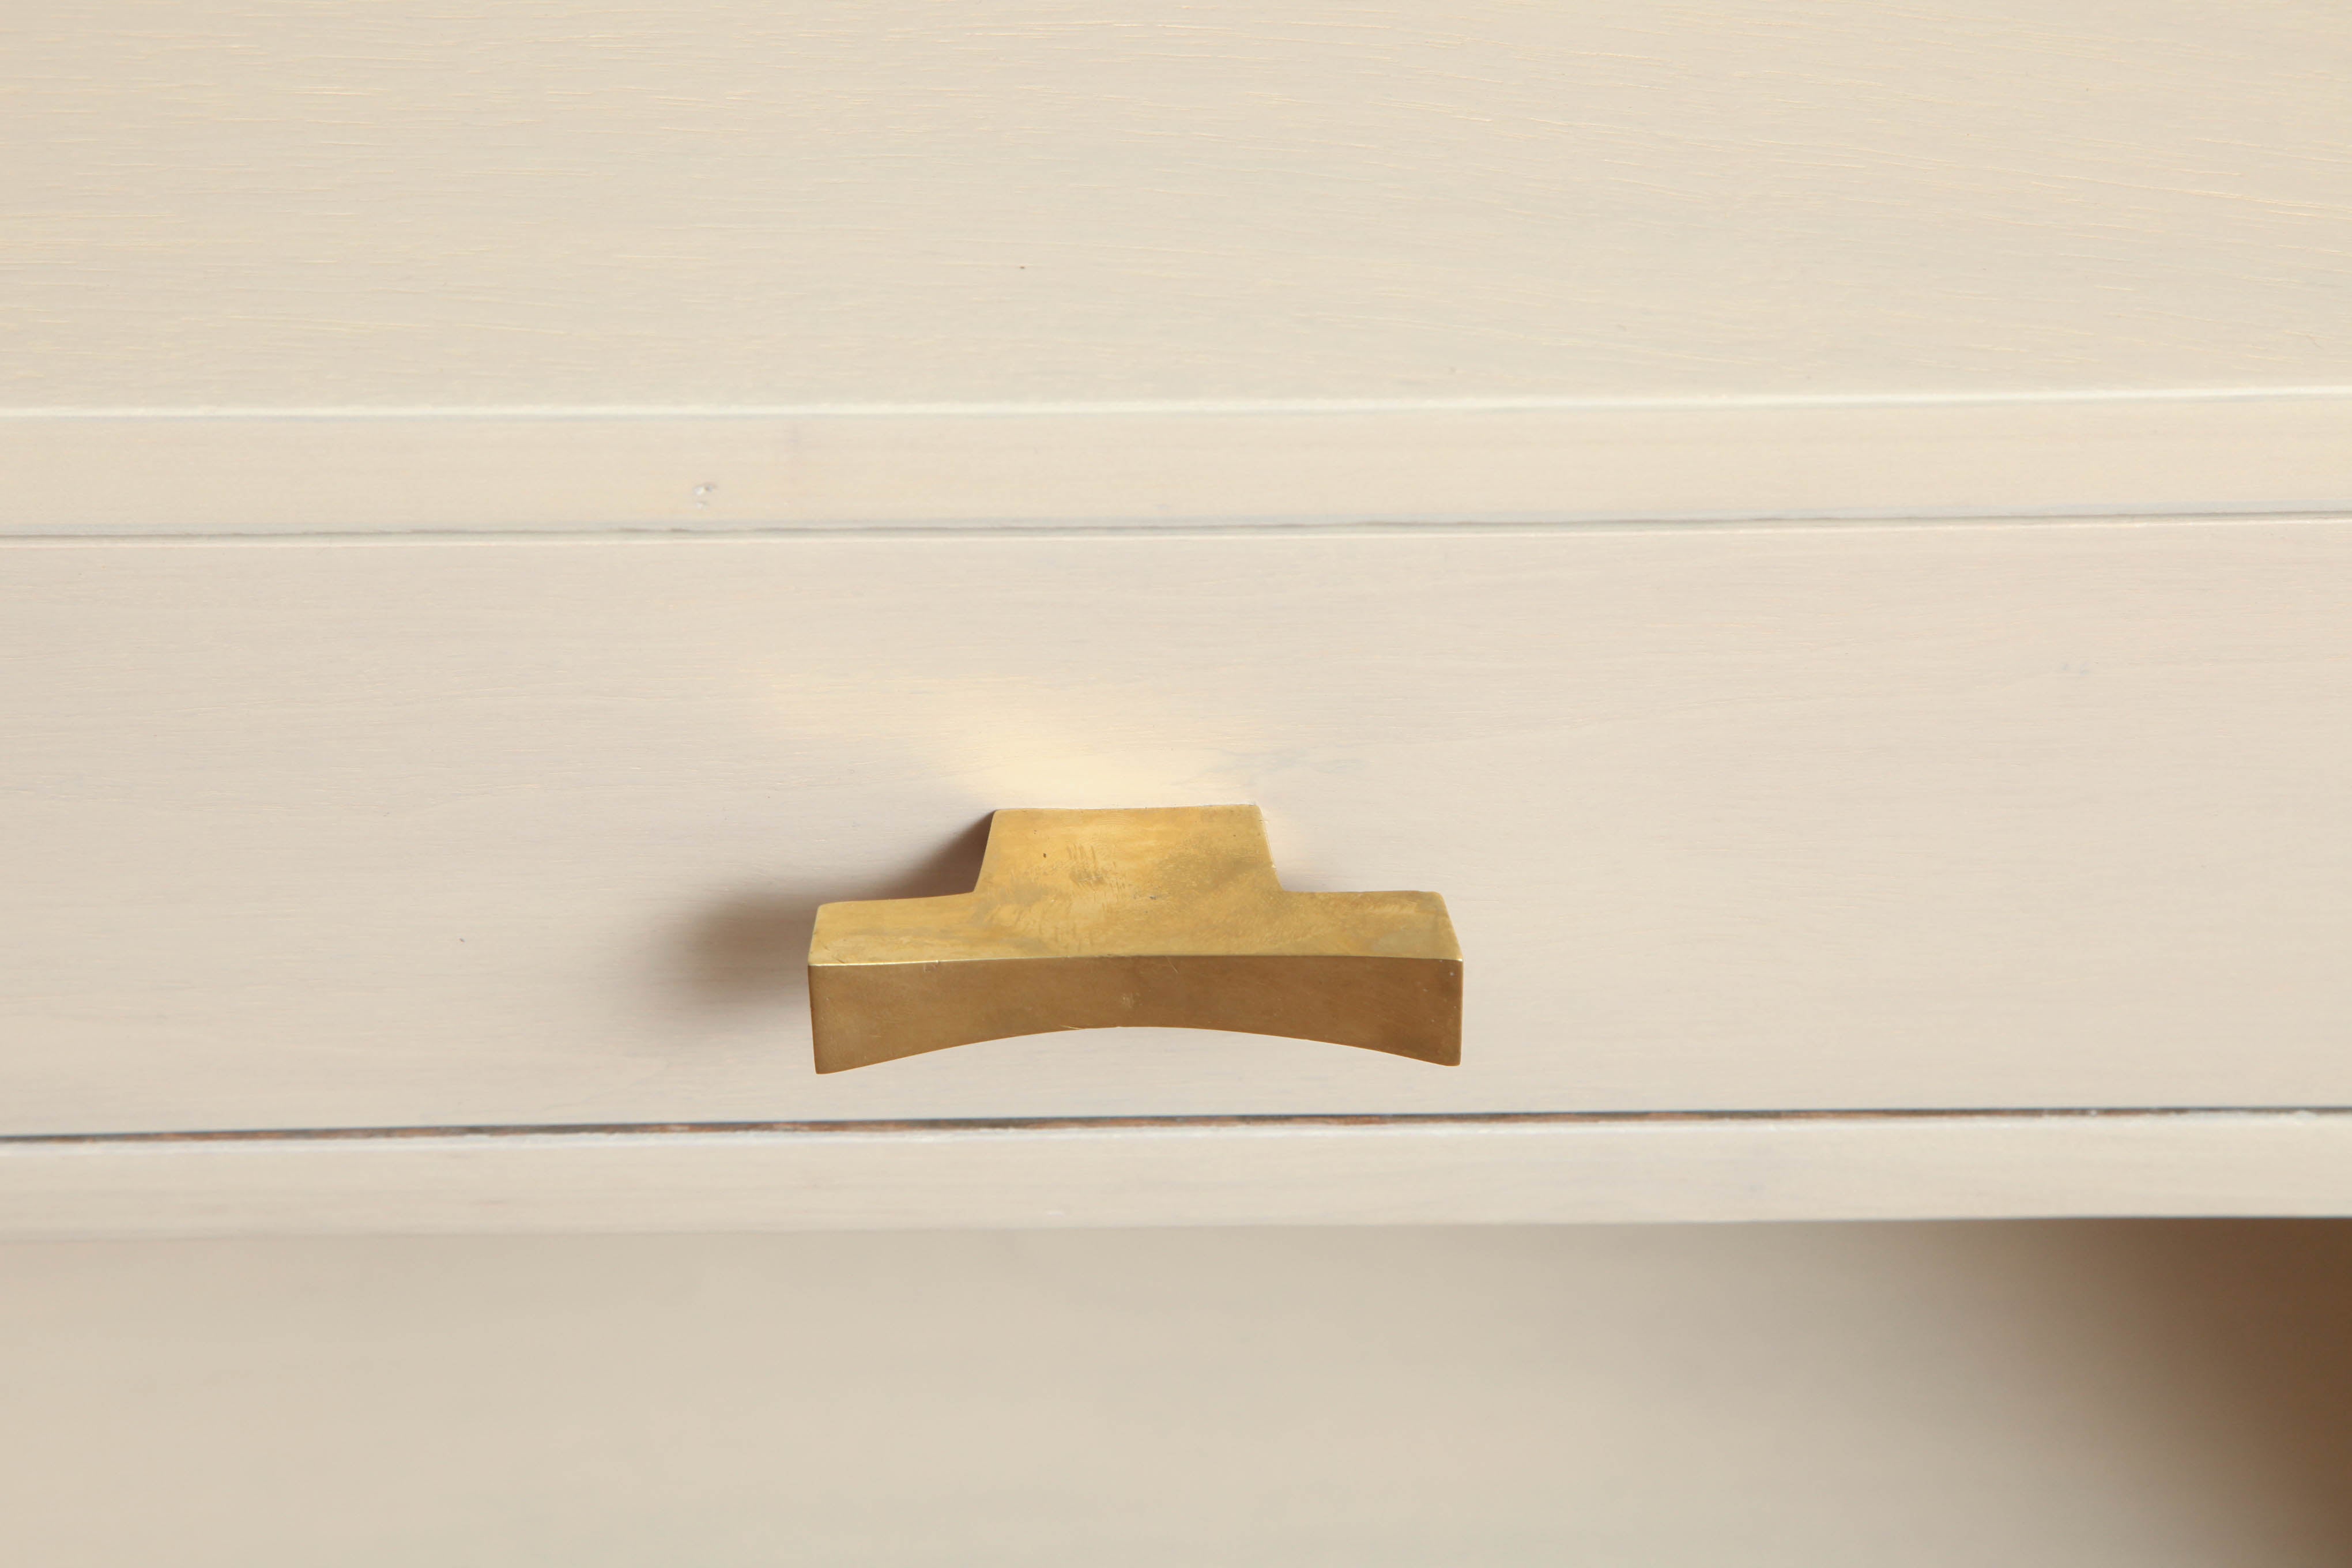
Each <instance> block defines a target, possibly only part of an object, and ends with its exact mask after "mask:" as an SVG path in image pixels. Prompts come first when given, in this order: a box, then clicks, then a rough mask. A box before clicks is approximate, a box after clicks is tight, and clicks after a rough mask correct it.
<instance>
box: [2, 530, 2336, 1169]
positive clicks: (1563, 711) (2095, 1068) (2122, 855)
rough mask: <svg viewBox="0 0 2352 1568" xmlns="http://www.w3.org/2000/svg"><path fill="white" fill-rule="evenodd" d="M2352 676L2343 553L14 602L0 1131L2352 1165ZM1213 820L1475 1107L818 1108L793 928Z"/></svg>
mask: <svg viewBox="0 0 2352 1568" xmlns="http://www.w3.org/2000/svg"><path fill="white" fill-rule="evenodd" d="M2347 626H2352V523H2347V522H2342V521H2307V522H2292V521H2271V522H2257V521H2239V522H2228V523H2222V522H2200V523H2162V522H2154V523H2147V524H2125V523H2031V524H2011V525H1985V524H1979V525H1969V526H1955V527H1937V526H1909V527H1869V526H1847V527H1812V528H1796V527H1790V528H1777V529H1774V528H1731V527H1722V528H1688V527H1685V528H1653V529H1630V530H1583V531H1579V530H1540V529H1538V530H1499V531H1486V530H1472V531H1412V530H1405V531H1391V532H1388V533H1371V534H1352V535H1350V534H1337V535H1333V534H1325V535H1316V534H1300V533H1286V532H1267V533H1258V534H1249V535H1233V534H1222V535H1220V534H1207V535H1197V536H1188V535H1165V534H1162V535H1089V536H1065V537H1051V536H1032V537H1003V536H1000V537H987V538H979V537H967V538H940V537H930V538H908V537H878V538H877V537H867V538H857V537H846V536H826V537H810V538H800V539H783V538H756V539H734V540H727V539H704V540H682V541H671V542H630V541H614V540H605V541H558V540H551V541H540V542H389V541H379V542H369V541H343V542H299V541H298V542H251V543H222V542H213V543H202V542H143V543H142V542H87V543H37V542H20V543H17V544H15V545H12V546H10V547H7V548H5V550H0V642H5V647H0V658H5V668H6V669H7V670H8V672H9V679H7V680H6V681H5V683H0V733H5V735H6V736H7V737H8V748H9V749H8V752H7V755H6V760H5V787H6V789H7V792H8V795H7V807H6V810H5V813H0V839H5V862H6V864H7V866H8V868H9V873H8V878H7V879H6V881H5V885H0V997H5V1005H6V1008H7V1012H8V1023H7V1032H6V1037H5V1047H0V1126H5V1130H6V1131H20V1132H21V1131H68V1130H94V1131H106V1130H137V1129H154V1128H198V1127H240V1126H318V1125H348V1124H378V1125H381V1124H387V1123H390V1124H412V1123H414V1124H438V1123H451V1122H535V1123H545V1122H581V1121H597V1122H602V1121H641V1120H663V1121H667V1120H683V1119H700V1118H712V1117H719V1118H754V1119H785V1120H797V1119H811V1118H814V1119H834V1118H860V1117H937V1116H971V1115H988V1116H997V1115H1100V1114H1111V1113H1121V1114H1129V1113H1131V1114H1192V1113H1204V1114H1217V1113H1233V1112H1274V1111H1283V1112H1332V1111H1429V1110H1622V1109H1666V1110H1710V1109H1723V1108H1742V1107H1762V1108H1786V1107H1803V1108H1813V1107H1896V1106H2052V1105H2105V1106H2116V1105H2204V1106H2227V1105H2297V1104H2325V1103H2346V1102H2352V1056H2347V1053H2346V1051H2345V1049H2344V1020H2345V1018H2346V1016H2347V1011H2352V967H2347V965H2346V964H2345V963H2344V962H2343V958H2342V955H2343V953H2344V952H2345V950H2346V947H2347V937H2352V927H2347V919H2352V906H2347V899H2346V895H2345V889H2346V888H2347V886H2352V812H2347V809H2346V805H2345V803H2346V800H2347V795H2352V790H2347V784H2352V729H2347V726H2346V724H2345V723H2344V716H2345V714H2346V713H2347V712H2352V641H2347V635H2346V633H2347ZM1223 801H1255V802H1257V803H1259V804H1261V805H1264V806H1265V810H1266V812H1267V816H1268V820H1269V823H1270V825H1271V828H1272V834H1273V838H1274V844H1275V848H1276V856H1277V858H1278V861H1279V864H1280V867H1281V869H1282V871H1283V873H1284V875H1285V876H1286V878H1287V879H1288V880H1289V882H1290V884H1291V885H1292V886H1294V887H1297V888H1301V889H1383V888H1432V889H1437V890H1438V891H1441V892H1443V893H1444V894H1445V895H1446V896H1447V898H1448V900H1450V902H1451V905H1452V908H1453V911H1454V920H1455V922H1456V925H1457V927H1458V928H1459V930H1460V932H1461V935H1462V940H1463V942H1464V945H1465V949H1466V951H1467V952H1468V955H1469V1004H1468V1021H1467V1034H1466V1042H1467V1047H1466V1065H1465V1067H1463V1068H1458V1069H1442V1068H1431V1067H1427V1066H1425V1065H1423V1064H1420V1063H1414V1062H1407V1061H1402V1060H1399V1059H1396V1058H1385V1057H1381V1056H1378V1055H1376V1054H1374V1053H1370V1052H1362V1051H1351V1050H1347V1049H1345V1048H1342V1047H1331V1046H1321V1045H1311V1044H1307V1043H1303V1042H1295V1041H1284V1042H1273V1041H1265V1040H1258V1039H1254V1038H1247V1037H1232V1036H1221V1035H1213V1034H1185V1033H1171V1034H1148V1033H1138V1034H1133V1035H1120V1034H1098V1035H1097V1034H1089V1035H1084V1036H1077V1037H1055V1038H1051V1039H1037V1040H1027V1041H1017V1042H1001V1043H993V1044H989V1045H984V1046H977V1047H964V1048H961V1049H959V1050H955V1051H950V1052H946V1053H941V1054H939V1055H934V1056H929V1057H924V1058H915V1059H912V1060H908V1061H906V1062H900V1063H895V1064H890V1065H888V1066H885V1067H880V1068H871V1069H867V1070H865V1071H861V1072H856V1073H848V1074H843V1075H838V1076H835V1077H833V1078H830V1079H824V1080H823V1081H820V1080H818V1079H815V1078H814V1076H813V1075H812V1073H811V1071H810V1068H809V1063H808V1057H807V1041H806V1023H805V1011H804V1004H803V992H802V988H801V973H800V964H801V963H802V959H803V949H804V943H805V941H806V934H807V927H808V921H809V919H810V916H811V912H812V911H813V910H814V907H815V905H816V904H818V903H819V902H821V901H824V900H832V899H842V898H875V897H886V896H897V895H903V894H908V893H916V892H930V891H947V890H953V889H954V888H956V887H957V886H958V885H960V884H959V880H958V879H960V878H968V876H969V874H970V869H971V852H972V850H973V848H974V847H976V843H977V838H976V836H975V829H976V826H977V825H978V823H979V822H980V821H981V819H982V816H984V814H985V813H986V812H988V811H989V810H991V809H992V808H993V807H996V806H1000V805H1171V804H1199V803H1214V802H1223ZM961 885H968V883H962V884H961Z"/></svg>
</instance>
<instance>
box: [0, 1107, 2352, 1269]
mask: <svg viewBox="0 0 2352 1568" xmlns="http://www.w3.org/2000/svg"><path fill="white" fill-rule="evenodd" d="M2062 1215H2352V1112H2311V1111H2280V1112H2263V1113H2252V1114H2248V1113H2230V1112H2203V1111H2193V1112H2186V1113H2181V1114H2177V1115H2161V1114H2144V1113H2143V1114H2119V1115H2116V1114H2110V1115H2042V1116H1928V1117H1868V1116H1863V1117H1822V1118H1805V1117H1794V1118H1791V1117H1757V1118H1745V1119H1742V1118H1731V1117H1689V1118H1665V1119H1661V1120H1654V1121H1653V1120H1634V1121H1522V1122H1477V1121H1470V1122H1463V1121H1443V1120H1434V1121H1422V1122H1413V1121H1403V1122H1397V1121H1391V1122H1388V1123H1385V1124H1378V1125H1359V1126H1332V1125H1323V1126H1313V1125H1304V1126H1302V1125H1283V1124H1274V1125H1264V1124H1258V1125H1251V1124H1242V1125H1234V1124H1223V1125H1220V1124H1214V1123H1212V1124H1208V1125H1188V1124H1183V1123H1166V1122H1162V1123H1158V1124H1147V1125H1130V1126H1109V1127H1087V1126H1076V1127H1069V1126H1065V1127H1011V1128H997V1129H974V1128H947V1127H934V1128H928V1129H913V1128H898V1129H891V1130H887V1131H886V1130H872V1129H845V1130H837V1131H771V1132H669V1133H647V1132H637V1133H610V1134H583V1133H566V1134H530V1133H525V1134H508V1135H491V1136H484V1135H476V1136H468V1137H446V1136H445V1137H369V1138H324V1139H302V1138H297V1139H260V1138H242V1139H221V1140H213V1141H195V1142H189V1141H173V1140H164V1141H158V1142H131V1141H124V1140H120V1139H113V1140H99V1141H94V1142H86V1143H24V1142H0V1238H11V1239H34V1238H68V1237H110V1236H221V1235H271V1234H278V1235H294V1234H311V1235H332V1234H426V1233H434V1232H499V1231H504V1232H523V1231H530V1232H558V1231H605V1232H626V1231H704V1232H717V1231H753V1230H938V1229H948V1230H953V1229H1021V1228H1056V1227H1067V1226H1199V1225H1493V1224H1506V1225H1530V1224H1541V1225H1551V1224H1562V1223H1604V1224H1619V1223H1628V1222H1652V1221H1673V1222H1684V1221H1757V1220H1795V1219H1952V1218H1977V1219H1991V1218H2027V1217H2039V1218H2048V1217H2054V1216H2062Z"/></svg>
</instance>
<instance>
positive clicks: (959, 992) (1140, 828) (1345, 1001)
mask: <svg viewBox="0 0 2352 1568" xmlns="http://www.w3.org/2000/svg"><path fill="white" fill-rule="evenodd" d="M809 1010H810V1014H811V1016H812V1020H813V1022H814V1026H815V1029H814V1032H815V1039H816V1070H817V1071H819V1072H821V1073H822V1072H841V1071H845V1069H847V1068H859V1067H867V1066H870V1065H872V1064H873V1063H876V1062H886V1061H892V1060H895V1059H897V1058H900V1057H911V1056H919V1055H920V1054H922V1053H923V1052H925V1051H937V1050H944V1049H946V1048H947V1047H950V1046H962V1045H971V1044H972V1043H974V1042H976V1041H980V1040H995V1039H1003V1038H1006V1037H1012V1036H1015V1035H1043V1034H1052V1033H1055V1032H1057V1031H1061V1030H1066V1029H1107V1028H1116V1027H1121V1026H1150V1027H1159V1028H1176V1029H1223V1030H1231V1031H1234V1032H1237V1033H1242V1034H1252V1035H1283V1036H1288V1037H1293V1038H1297V1039H1303V1040H1324V1041H1328V1042H1330V1043H1332V1044H1335V1045H1342V1046H1360V1047H1364V1048H1365V1049H1367V1050H1375V1051H1386V1052H1389V1053H1390V1054H1391V1055H1394V1056H1401V1057H1412V1058H1416V1059H1417V1060H1421V1061H1425V1062H1436V1063H1439V1064H1441V1065H1444V1066H1447V1067H1451V1066H1454V1065H1455V1064H1457V1063H1459V1062H1460V1061H1461V1059H1462V949H1461V948H1460V946H1458V945H1457V944H1456V943H1455V942H1454V924H1453V922H1452V921H1450V920H1448V919H1447V918H1446V913H1445V900H1444V899H1442V898H1440V897H1438V895H1436V894H1435V893H1294V892H1290V891H1287V890H1286V889H1284V887H1283V886H1282V883H1281V881H1280V880H1279V879H1277V878H1276V875H1275V869H1274V857H1273V855H1272V853H1271V852H1270V851H1269V850H1268V849H1267V847H1266V842H1265V820H1264V818H1262V817H1261V816H1259V814H1258V809H1257V807H1255V806H1254V805H1203V806H1180V807H1173V808H1169V809H1159V810H1148V811H1000V812H998V813H997V814H996V815H995V817H994V818H993V820H992V822H991V824H990V827H989V836H988V849H987V853H986V855H985V857H984V858H982V862H981V868H980V878H979V883H978V885H977V886H976V887H975V888H974V889H972V890H971V892H969V893H953V894H950V895H948V896H947V897H944V898H934V899H888V900H872V901H867V902H861V903H841V904H827V905H825V906H824V908H823V909H820V910H817V915H816V931H815V933H814V938H813V940H812V941H811V942H810V943H809Z"/></svg>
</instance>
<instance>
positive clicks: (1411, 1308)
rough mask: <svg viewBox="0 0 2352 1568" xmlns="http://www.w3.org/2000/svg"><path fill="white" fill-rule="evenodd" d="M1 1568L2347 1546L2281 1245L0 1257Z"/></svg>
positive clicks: (2330, 1358)
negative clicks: (6, 1567) (6, 1555)
mask: <svg viewBox="0 0 2352 1568" xmlns="http://www.w3.org/2000/svg"><path fill="white" fill-rule="evenodd" d="M0 1280H5V1289H0V1406H5V1410H6V1412H7V1418H6V1419H5V1421H0V1517H5V1520H6V1521H7V1533H8V1542H9V1552H10V1556H11V1557H12V1559H13V1560H15V1561H17V1562H20V1563H28V1564H29V1563H38V1564H40V1568H131V1565H138V1564H149V1563H170V1564H173V1568H316V1565H318V1564H320V1563H334V1564H337V1565H338V1568H415V1564H418V1563H436V1564H450V1565H452V1568H493V1565H496V1568H509V1565H512V1568H521V1565H525V1564H530V1565H537V1564H546V1563H562V1564H564V1565H566V1568H674V1565H676V1564H680V1563H692V1564H695V1565H697V1568H774V1565H776V1564H782V1563H822V1564H836V1563H842V1564H846V1563H856V1564H858V1565H860V1568H1010V1565H1013V1564H1020V1565H1024V1568H1082V1565H1083V1568H1093V1565H1097V1564H1102V1563H1119V1564H1122V1565H1132V1568H1196V1565H1198V1564H1202V1563H1218V1564H1224V1565H1231V1568H1307V1565H1313V1568H1323V1565H1328V1568H1342V1565H1344V1568H1433V1565H1436V1564H1464V1565H1465V1568H1553V1565H1558V1564H1578V1565H1582V1564H1596V1565H1598V1564H1612V1565H1613V1564H1641V1565H1643V1568H1724V1565H1726V1564H1738V1565H1739V1568H1986V1565H1987V1564H1994V1563H1999V1564H2014V1565H2019V1568H2216V1565H2221V1564H2226V1565H2228V1568H2340V1565H2341V1564H2342V1563H2344V1562H2345V1561H2346V1560H2347V1557H2352V1498H2347V1490H2346V1488H2345V1486H2344V1476H2345V1474H2346V1472H2347V1469H2352V1420H2347V1411H2352V1341H2347V1337H2346V1335H2345V1334H2344V1332H2343V1324H2344V1322H2345V1321H2346V1319H2347V1316H2352V1236H2347V1232H2346V1230H2345V1228H2344V1227H2342V1226H2297V1225H2293V1224H2273V1225H2251V1226H2212V1225H2172V1226H2137V1225H2121V1224H2118V1225H2097V1226H2082V1225H2074V1226H1791V1227H1778V1226H1776V1227H1754V1228H1713V1227H1696V1228H1676V1229H1666V1230H1653V1229H1642V1228H1627V1229H1615V1230H1579V1229H1559V1230H1538V1231H1513V1230H1503V1231H1483V1232H1477V1231H1453V1232H1430V1231H1416V1230H1399V1231H1388V1232H1380V1233H1361V1232H1360V1233H1354V1234H1346V1233H1340V1234H1333V1233H1329V1232H1316V1231H1276V1232H1261V1233H1256V1234H1234V1233H1230V1232H1195V1233H1188V1234H1168V1233H1163V1234H1160V1235H1135V1234H1104V1235H1093V1236H1025V1237H989V1236H904V1237H640V1238H627V1239H602V1240H594V1241H590V1240H584V1239H580V1238H538V1239H517V1238H504V1237H501V1238H472V1239H446V1238H445V1239H432V1240H422V1239H399V1238H380V1239H375V1240H371V1241H366V1242H356V1241H349V1240H345V1241H337V1242H315V1241H314V1242H308V1243H289V1242H285V1241H276V1242H254V1241H247V1242H236V1243H197V1244H187V1243H180V1244H171V1245H148V1246H124V1245H119V1244H118V1245H103V1246H87V1245H85V1246H63V1245H48V1246H17V1247H5V1248H0Z"/></svg>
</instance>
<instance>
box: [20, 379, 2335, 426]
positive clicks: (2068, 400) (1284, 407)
mask: <svg viewBox="0 0 2352 1568" xmlns="http://www.w3.org/2000/svg"><path fill="white" fill-rule="evenodd" d="M2343 397H2352V386H2345V385H2325V384H2322V385H2309V386H2214V387H2146V388H2139V387H2086V388H2081V389H2076V390H2073V391H2060V392H2052V391H2039V392H1917V393H1863V392H1856V393H1822V394H1815V395H1806V394H1798V395H1769V394H1767V395H1749V396H1734V397H1621V398H1594V397H1465V398H1330V399H1319V398H1278V397H1276V398H1173V399H1160V400H1153V399H1126V400H1113V399H1106V400H1102V401H1060V402H1040V403H968V402H967V403H954V402H950V403H830V404H828V403H816V404H790V403H786V404H508V405H499V404H472V405H469V404H425V405H394V404H384V405H369V404H353V405H299V404H296V405H236V404H225V405H160V406H142V405H118V406H109V405H88V406H77V405H24V406H17V407H0V420H25V421H31V420H109V419H121V420H132V419H148V420H167V419H168V420H190V421H194V420H208V419H212V420H286V421H313V420H377V421H384V422H393V421H402V420H443V419H446V420H468V421H471V420H484V421H487V420H523V419H528V420H551V421H554V420H627V419H709V420H730V419H889V418H1011V419H1020V418H1066V417H1070V416H1104V417H1110V418H1121V417H1138V416H1141V417H1150V416H1219V415H1238V416H1267V415H1274V416H1285V415H1304V416H1317V415H1339V416H1352V415H1415V414H1435V415H1452V414H1609V413H1628V414H1668V413H1683V412H1690V413H1699V414H1715V413H1746V412H1751V411H1752V412H1759V413H1769V412H1771V411H1773V410H1777V409H1790V410H1806V409H1816V408H1859V409H1867V408H1982V407H2034V406H2040V405H2098V404H2165V403H2269V402H2309V401H2315V400H2321V399H2327V398H2343Z"/></svg>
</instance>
